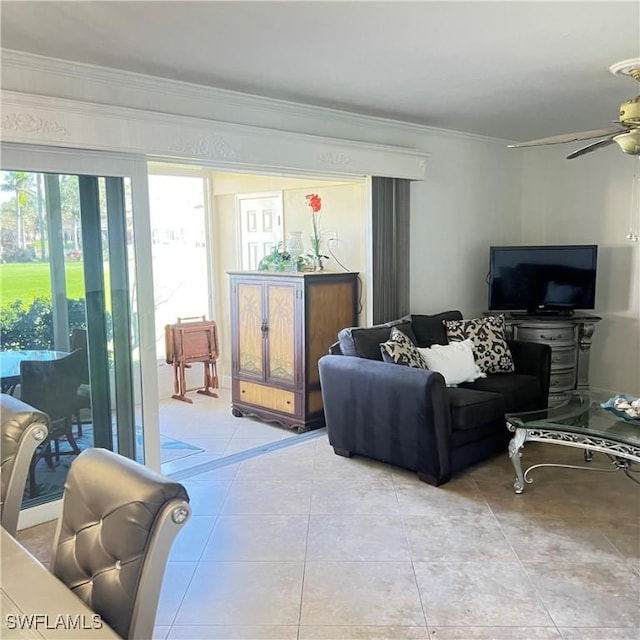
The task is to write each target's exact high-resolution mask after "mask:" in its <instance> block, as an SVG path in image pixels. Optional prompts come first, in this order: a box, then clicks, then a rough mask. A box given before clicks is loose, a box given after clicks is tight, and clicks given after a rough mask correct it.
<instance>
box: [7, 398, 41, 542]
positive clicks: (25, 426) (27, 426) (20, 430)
mask: <svg viewBox="0 0 640 640" xmlns="http://www.w3.org/2000/svg"><path fill="white" fill-rule="evenodd" d="M0 412H1V414H2V439H1V441H0V453H1V460H0V486H1V487H2V490H1V491H0V516H1V519H2V526H3V527H4V528H5V529H6V530H7V531H8V532H9V533H10V534H11V535H12V536H15V534H16V529H17V527H18V516H19V515H20V505H21V504H22V496H23V494H24V487H25V483H26V481H27V475H28V474H29V467H30V465H31V459H32V458H33V453H34V451H35V450H36V448H37V446H38V445H39V444H42V442H44V440H45V438H46V437H47V434H48V433H49V429H48V425H49V418H48V417H47V415H46V414H45V413H43V412H42V411H38V410H37V409H34V408H33V407H32V406H30V405H28V404H26V403H24V402H22V401H21V400H18V399H17V398H14V397H13V396H10V395H7V394H6V393H3V394H1V396H0Z"/></svg>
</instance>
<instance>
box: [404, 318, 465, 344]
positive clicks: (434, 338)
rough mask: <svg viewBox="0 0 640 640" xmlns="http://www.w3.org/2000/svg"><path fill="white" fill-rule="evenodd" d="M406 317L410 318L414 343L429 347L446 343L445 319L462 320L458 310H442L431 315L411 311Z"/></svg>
mask: <svg viewBox="0 0 640 640" xmlns="http://www.w3.org/2000/svg"><path fill="white" fill-rule="evenodd" d="M406 318H410V319H411V326H412V327H413V332H414V333H415V337H416V339H415V343H416V345H418V346H419V347H430V346H431V345H432V344H448V343H449V340H448V338H447V328H446V327H445V325H444V321H445V320H462V314H461V313H460V312H459V311H443V312H442V313H437V314H435V315H433V316H426V315H421V314H415V313H412V314H411V315H410V316H406Z"/></svg>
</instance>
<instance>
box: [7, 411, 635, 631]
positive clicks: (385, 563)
mask: <svg viewBox="0 0 640 640" xmlns="http://www.w3.org/2000/svg"><path fill="white" fill-rule="evenodd" d="M205 400H207V401H210V400H209V399H205ZM216 413H217V412H216ZM220 420H221V424H220V429H217V428H215V427H214V426H213V425H212V428H211V434H210V435H201V436H197V435H196V434H195V428H194V425H193V424H191V423H190V421H188V422H185V423H184V424H183V425H180V426H179V427H176V429H179V431H176V432H175V434H172V433H168V434H167V435H172V436H173V437H180V438H181V439H184V440H187V441H189V442H194V443H196V444H200V446H202V444H207V445H210V449H209V450H208V451H207V453H203V454H198V455H199V456H200V458H201V462H202V463H207V462H213V466H215V465H219V466H218V468H215V469H212V470H209V471H208V472H205V473H200V474H198V475H194V476H193V477H189V478H186V479H183V483H184V484H185V486H186V487H187V490H188V491H189V494H190V496H191V501H192V506H193V511H194V516H193V518H192V519H191V521H190V522H189V523H188V524H187V525H186V528H185V530H184V531H183V532H182V533H181V534H180V536H179V538H178V539H177V541H176V543H175V544H174V547H173V549H172V552H171V557H170V561H169V563H168V566H167V572H166V574H165V580H164V585H163V590H162V595H161V601H160V605H159V608H158V617H157V620H156V624H157V626H156V630H155V637H157V638H170V639H173V638H186V639H193V640H197V639H204V638H208V639H217V640H219V639H222V638H224V639H228V640H254V639H255V640H258V639H260V640H265V639H269V640H290V639H291V640H293V639H296V640H298V639H299V640H356V639H358V640H360V639H375V640H381V639H383V638H384V639H388V640H409V639H412V640H413V639H419V638H423V639H426V638H439V639H440V640H472V639H485V640H549V639H564V640H632V639H633V640H638V639H639V638H640V486H638V485H636V484H634V483H633V482H631V481H630V480H629V479H628V478H626V477H625V476H624V475H623V474H622V473H620V472H616V473H594V472H585V471H577V470H567V469H559V468H541V469H537V470H535V471H534V472H533V474H532V475H533V479H534V483H533V484H532V485H528V486H527V488H526V491H525V493H524V494H523V495H520V496H516V495H514V493H513V490H512V482H513V470H512V468H511V466H510V462H509V460H508V458H507V457H506V454H505V455H504V456H501V457H498V458H494V459H492V460H490V461H488V462H485V463H483V464H480V465H478V466H476V467H475V468H473V469H471V470H469V471H467V472H466V473H463V474H461V475H460V476H458V477H457V478H455V479H454V480H453V481H451V482H450V483H448V484H446V485H444V486H442V487H440V488H434V487H430V486H428V485H426V484H424V483H421V482H419V481H418V480H417V478H416V477H415V475H414V474H411V473H407V472H404V471H402V470H399V469H396V468H393V467H390V466H387V465H383V464H379V463H376V462H373V461H367V460H364V459H362V458H352V459H346V458H342V457H338V456H335V455H334V454H333V451H332V449H331V447H330V446H329V444H328V441H327V437H326V435H325V434H324V433H320V432H317V434H316V435H318V437H312V438H311V439H308V440H306V441H301V442H300V443H298V444H293V445H291V446H287V447H284V448H281V449H279V450H277V451H270V452H266V453H262V454H261V455H256V456H254V457H250V458H248V459H242V460H240V461H237V462H235V463H234V464H226V465H225V464H224V462H220V461H218V462H217V463H215V462H214V461H215V460H216V459H218V457H219V456H221V455H223V454H225V453H231V452H236V451H237V450H238V448H239V447H240V446H241V444H246V445H253V446H254V447H255V446H259V445H262V444H264V443H265V442H267V441H269V440H271V441H273V439H275V435H274V434H275V433H277V434H278V438H277V439H281V438H283V437H291V436H292V434H291V432H287V431H282V430H280V429H277V428H276V431H275V432H274V431H272V430H273V429H274V427H267V426H266V425H262V424H261V423H257V422H254V421H247V420H245V419H236V418H232V417H230V418H229V420H228V421H226V419H225V418H224V416H221V417H220ZM190 429H194V432H193V437H192V434H191V431H190ZM265 429H266V431H265ZM266 434H270V435H269V436H267V435H266ZM194 438H202V439H201V440H200V441H199V442H196V441H195V440H194ZM205 438H207V439H208V440H207V442H206V443H205V440H204V439H205ZM543 461H554V462H557V461H564V462H570V463H573V464H581V461H582V458H581V452H580V451H578V450H575V449H569V448H564V447H557V446H552V445H536V444H535V443H533V444H532V443H530V444H528V445H527V446H526V448H525V451H524V462H525V463H526V464H533V463H535V462H543ZM604 461H606V459H605V458H604V457H603V456H599V455H597V454H596V456H595V457H594V461H593V463H591V464H597V463H603V462H604ZM174 470H178V469H174ZM166 472H171V470H168V471H166ZM38 529H40V531H39V532H38V531H25V532H22V533H21V534H20V537H21V539H22V541H23V542H24V543H25V544H27V545H29V544H33V542H32V541H33V540H35V539H37V537H38V534H39V533H40V534H41V533H42V532H44V533H45V534H46V535H52V528H51V527H49V529H47V525H43V526H42V527H40V528H38Z"/></svg>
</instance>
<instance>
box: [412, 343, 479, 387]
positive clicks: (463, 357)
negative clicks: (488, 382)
mask: <svg viewBox="0 0 640 640" xmlns="http://www.w3.org/2000/svg"><path fill="white" fill-rule="evenodd" d="M418 351H419V352H420V355H421V356H422V359H423V360H424V361H425V362H426V364H427V367H428V368H429V369H431V371H437V372H438V373H441V374H442V376H443V377H444V381H445V383H446V384H447V386H448V387H451V386H454V385H456V384H459V383H460V382H473V381H474V380H477V379H478V378H486V377H487V374H486V373H483V372H482V371H481V370H480V367H478V365H477V364H476V361H475V360H474V358H473V342H471V340H468V339H467V340H462V341H460V342H452V343H450V344H447V345H441V344H434V345H433V346H432V347H428V348H422V349H421V348H418Z"/></svg>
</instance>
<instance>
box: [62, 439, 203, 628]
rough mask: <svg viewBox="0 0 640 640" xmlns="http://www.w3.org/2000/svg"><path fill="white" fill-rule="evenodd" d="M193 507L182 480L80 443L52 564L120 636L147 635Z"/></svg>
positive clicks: (69, 476) (77, 593)
mask: <svg viewBox="0 0 640 640" xmlns="http://www.w3.org/2000/svg"><path fill="white" fill-rule="evenodd" d="M190 515H191V508H190V506H189V496H188V495H187V492H186V490H185V488H184V487H183V486H182V485H181V484H180V483H179V482H174V481H173V480H170V479H169V478H166V477H164V476H162V475H160V474H159V473H156V472H155V471H152V470H150V469H148V468H147V467H144V466H142V465H140V464H138V463H137V462H134V461H132V460H129V459H128V458H125V457H123V456H120V455H118V454H117V453H113V452H112V451H107V450H106V449H85V450H84V451H83V452H82V453H81V454H80V455H79V456H78V457H77V458H76V459H75V460H74V461H73V462H72V463H71V469H70V470H69V474H68V476H67V481H66V482H65V485H64V495H63V501H62V516H61V518H60V520H59V521H58V529H57V531H56V535H55V540H54V551H53V557H52V559H51V571H52V573H53V574H54V575H55V576H57V577H58V578H59V579H60V580H62V582H64V583H65V584H66V585H67V586H68V587H69V588H70V589H71V590H72V591H73V592H74V593H75V594H76V595H77V596H78V597H80V598H81V599H82V600H84V601H85V602H86V603H87V604H88V605H89V607H91V609H93V610H94V611H95V612H96V613H98V614H100V615H101V616H102V619H103V620H104V621H105V622H106V623H107V624H108V625H109V626H110V627H111V628H112V629H113V630H114V631H115V632H116V633H117V634H118V635H120V636H121V637H122V638H130V639H133V638H135V639H136V640H146V639H150V638H151V636H152V632H153V626H154V621H155V616H156V609H157V606H158V597H159V595H160V588H161V586H162V578H163V575H164V570H165V566H166V561H167V556H168V554H169V550H170V549H171V545H172V544H173V541H174V539H175V537H176V535H177V534H178V532H179V531H180V529H181V528H182V525H183V524H184V523H185V522H186V521H187V519H188V518H189V516H190Z"/></svg>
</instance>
